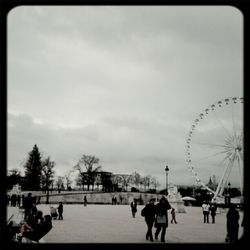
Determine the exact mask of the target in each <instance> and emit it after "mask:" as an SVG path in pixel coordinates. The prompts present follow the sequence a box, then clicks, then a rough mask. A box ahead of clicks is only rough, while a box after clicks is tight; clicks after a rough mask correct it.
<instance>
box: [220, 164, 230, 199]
mask: <svg viewBox="0 0 250 250" xmlns="http://www.w3.org/2000/svg"><path fill="white" fill-rule="evenodd" d="M232 168H233V161H232V160H230V162H229V164H228V168H227V170H228V171H227V172H226V177H225V180H224V182H223V187H222V188H221V190H220V193H219V195H222V193H223V191H224V188H225V185H226V183H227V181H228V179H229V176H230V173H231V171H232Z"/></svg>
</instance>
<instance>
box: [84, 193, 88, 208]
mask: <svg viewBox="0 0 250 250" xmlns="http://www.w3.org/2000/svg"><path fill="white" fill-rule="evenodd" d="M87 203H88V201H87V196H86V195H84V197H83V204H84V207H86V206H87Z"/></svg>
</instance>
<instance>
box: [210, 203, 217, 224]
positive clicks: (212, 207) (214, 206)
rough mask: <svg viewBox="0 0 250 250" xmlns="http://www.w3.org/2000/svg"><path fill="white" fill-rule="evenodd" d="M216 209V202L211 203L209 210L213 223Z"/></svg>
mask: <svg viewBox="0 0 250 250" xmlns="http://www.w3.org/2000/svg"><path fill="white" fill-rule="evenodd" d="M216 210H217V206H216V204H215V203H212V204H211V207H210V212H211V217H212V223H215V216H216Z"/></svg>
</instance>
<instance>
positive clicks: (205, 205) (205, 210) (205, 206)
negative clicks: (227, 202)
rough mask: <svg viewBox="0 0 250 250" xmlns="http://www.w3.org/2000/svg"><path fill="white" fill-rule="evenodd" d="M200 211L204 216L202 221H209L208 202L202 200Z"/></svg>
mask: <svg viewBox="0 0 250 250" xmlns="http://www.w3.org/2000/svg"><path fill="white" fill-rule="evenodd" d="M201 207H202V211H203V217H204V223H206V222H207V223H209V210H210V205H209V203H208V202H206V201H205V202H204V203H203V204H202V206H201Z"/></svg>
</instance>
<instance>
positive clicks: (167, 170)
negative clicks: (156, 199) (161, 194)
mask: <svg viewBox="0 0 250 250" xmlns="http://www.w3.org/2000/svg"><path fill="white" fill-rule="evenodd" d="M165 171H166V195H168V172H169V168H168V165H167V166H166V168H165Z"/></svg>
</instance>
